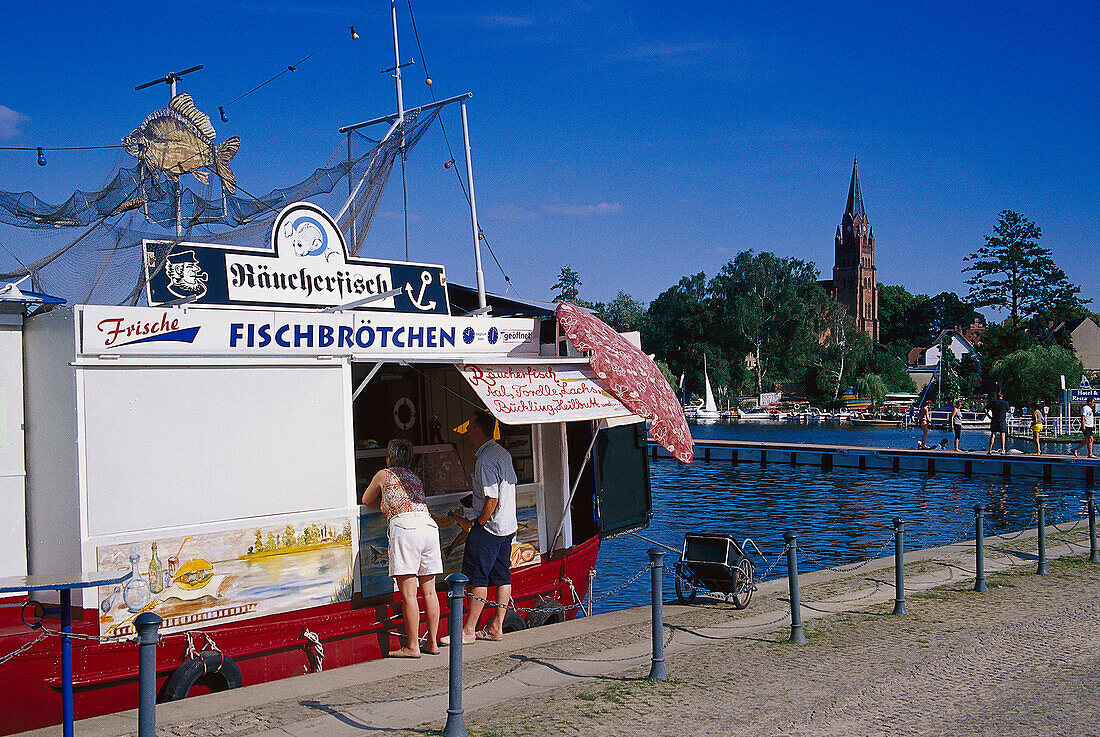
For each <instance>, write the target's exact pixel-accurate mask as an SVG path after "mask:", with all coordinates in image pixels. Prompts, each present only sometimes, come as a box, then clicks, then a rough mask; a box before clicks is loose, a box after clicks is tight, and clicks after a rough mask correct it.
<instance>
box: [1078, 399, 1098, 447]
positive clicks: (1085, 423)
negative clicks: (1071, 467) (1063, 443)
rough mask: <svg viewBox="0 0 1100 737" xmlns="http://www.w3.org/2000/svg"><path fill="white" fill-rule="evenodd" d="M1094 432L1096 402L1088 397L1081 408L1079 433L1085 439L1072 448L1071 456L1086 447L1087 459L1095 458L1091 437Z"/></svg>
mask: <svg viewBox="0 0 1100 737" xmlns="http://www.w3.org/2000/svg"><path fill="white" fill-rule="evenodd" d="M1095 432H1096V400H1095V399H1093V398H1092V397H1089V398H1088V401H1087V402H1085V406H1084V407H1082V408H1081V433H1082V434H1083V435H1084V436H1085V439H1084V440H1082V441H1081V442H1080V443H1078V444H1077V445H1076V446H1075V447H1074V448H1073V455H1077V451H1079V450H1081V448H1084V447H1086V446H1087V447H1088V450H1089V458H1095V457H1096V456H1094V455H1093V454H1092V436H1093V434H1094V433H1095Z"/></svg>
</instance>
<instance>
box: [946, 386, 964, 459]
mask: <svg viewBox="0 0 1100 737" xmlns="http://www.w3.org/2000/svg"><path fill="white" fill-rule="evenodd" d="M962 406H963V400H962V399H961V398H960V399H956V400H955V401H954V403H953V404H952V405H951V417H949V418H948V424H949V425H951V432H953V433H955V452H956V453H958V452H959V440H960V439H961V438H962V434H963V420H962Z"/></svg>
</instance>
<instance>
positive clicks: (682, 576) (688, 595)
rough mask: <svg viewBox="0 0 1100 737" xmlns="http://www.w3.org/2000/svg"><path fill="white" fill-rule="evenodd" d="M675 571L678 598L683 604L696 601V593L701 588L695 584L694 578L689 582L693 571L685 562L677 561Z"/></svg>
mask: <svg viewBox="0 0 1100 737" xmlns="http://www.w3.org/2000/svg"><path fill="white" fill-rule="evenodd" d="M675 571H676V572H675V574H674V575H675V578H676V598H677V599H679V600H680V603H681V604H690V603H691V602H693V601H695V595H696V594H697V593H699V588H698V587H697V586H696V585H695V582H694V580H692V581H691V582H690V583H689V579H688V576H691V572H690V571H689V570H688V569H687V566H685V565H684V564H683V563H677V564H676V569H675Z"/></svg>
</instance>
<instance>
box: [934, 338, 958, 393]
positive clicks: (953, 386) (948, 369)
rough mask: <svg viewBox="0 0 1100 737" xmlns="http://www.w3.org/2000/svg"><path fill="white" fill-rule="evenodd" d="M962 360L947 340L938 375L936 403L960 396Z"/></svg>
mask: <svg viewBox="0 0 1100 737" xmlns="http://www.w3.org/2000/svg"><path fill="white" fill-rule="evenodd" d="M960 368H961V362H960V361H959V359H958V357H957V356H955V352H954V351H952V350H951V349H950V348H949V347H948V344H947V343H946V342H944V346H943V355H942V356H940V375H939V376H938V377H936V389H935V391H936V404H937V406H939V405H943V404H945V403H947V402H949V401H951V400H952V399H954V398H955V397H958V396H960V394H961V389H960V384H959V377H960Z"/></svg>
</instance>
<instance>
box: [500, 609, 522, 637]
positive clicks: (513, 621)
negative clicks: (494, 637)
mask: <svg viewBox="0 0 1100 737" xmlns="http://www.w3.org/2000/svg"><path fill="white" fill-rule="evenodd" d="M502 628H503V629H504V631H505V632H519V631H520V630H522V629H527V624H526V623H525V622H524V621H523V617H521V616H519V613H518V612H514V611H512V610H511V609H509V610H508V611H507V612H505V614H504V624H503V625H502Z"/></svg>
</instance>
